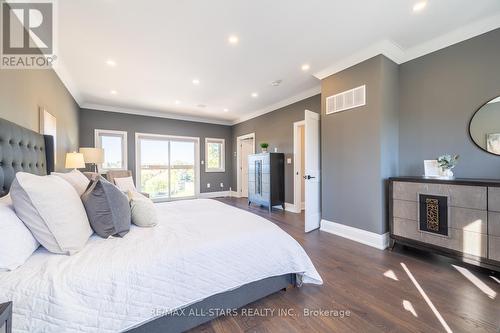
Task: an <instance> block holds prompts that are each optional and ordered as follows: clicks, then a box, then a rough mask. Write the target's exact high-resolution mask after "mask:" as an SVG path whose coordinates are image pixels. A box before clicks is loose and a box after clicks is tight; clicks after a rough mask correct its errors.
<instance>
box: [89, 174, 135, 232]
mask: <svg viewBox="0 0 500 333" xmlns="http://www.w3.org/2000/svg"><path fill="white" fill-rule="evenodd" d="M82 202H83V205H84V206H85V210H86V211H87V216H88V217H89V220H90V225H91V226H92V229H94V231H95V232H96V233H97V234H98V235H99V236H101V237H104V238H108V237H109V236H120V237H123V236H125V234H126V233H127V232H128V231H129V230H130V219H131V217H130V206H129V204H128V198H127V196H126V195H125V194H123V192H122V191H120V189H119V188H118V187H116V186H115V185H113V184H111V183H110V182H108V181H107V180H106V179H104V178H103V177H101V176H99V177H98V178H97V179H96V180H94V181H93V182H92V183H91V184H90V186H89V188H88V189H87V190H86V191H85V193H83V195H82Z"/></svg>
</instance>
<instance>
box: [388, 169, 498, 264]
mask: <svg viewBox="0 0 500 333" xmlns="http://www.w3.org/2000/svg"><path fill="white" fill-rule="evenodd" d="M389 226H390V238H391V242H392V244H393V245H394V244H395V243H401V244H403V245H407V246H411V247H415V248H420V249H424V250H427V251H431V252H436V253H439V254H443V255H447V256H450V257H454V258H456V259H460V260H462V261H464V262H467V263H470V264H475V265H479V266H482V267H486V268H489V269H494V270H497V271H498V270H500V180H483V179H453V180H443V179H435V178H425V177H393V178H390V179H389Z"/></svg>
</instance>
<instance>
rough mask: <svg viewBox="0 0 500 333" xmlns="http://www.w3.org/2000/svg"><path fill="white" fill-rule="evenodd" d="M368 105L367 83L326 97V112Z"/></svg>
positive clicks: (330, 112)
mask: <svg viewBox="0 0 500 333" xmlns="http://www.w3.org/2000/svg"><path fill="white" fill-rule="evenodd" d="M363 105H366V85H362V86H360V87H357V88H354V89H351V90H347V91H344V92H341V93H340V94H336V95H333V96H330V97H327V98H326V114H332V113H336V112H340V111H345V110H349V109H353V108H357V107H360V106H363Z"/></svg>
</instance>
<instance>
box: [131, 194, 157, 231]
mask: <svg viewBox="0 0 500 333" xmlns="http://www.w3.org/2000/svg"><path fill="white" fill-rule="evenodd" d="M127 196H128V198H129V200H130V210H131V213H132V223H133V224H135V225H137V226H139V227H154V226H155V225H157V224H158V216H157V215H156V207H155V205H154V203H153V201H151V199H149V198H146V197H145V196H144V195H142V194H140V193H139V192H132V191H128V192H127Z"/></svg>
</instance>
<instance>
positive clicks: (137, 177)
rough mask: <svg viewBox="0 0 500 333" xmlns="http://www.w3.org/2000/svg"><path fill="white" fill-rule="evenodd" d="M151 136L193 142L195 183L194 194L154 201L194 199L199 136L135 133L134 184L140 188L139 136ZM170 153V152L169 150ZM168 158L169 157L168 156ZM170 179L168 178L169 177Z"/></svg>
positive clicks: (195, 194)
mask: <svg viewBox="0 0 500 333" xmlns="http://www.w3.org/2000/svg"><path fill="white" fill-rule="evenodd" d="M141 137H145V138H152V139H160V140H165V141H170V140H175V139H180V140H182V139H184V140H186V141H193V142H194V143H195V144H194V174H195V178H196V179H195V183H194V192H195V193H194V196H189V197H183V198H170V197H169V198H159V199H153V201H154V202H164V201H175V200H186V199H195V198H198V197H199V196H200V184H201V180H200V138H199V137H194V136H179V135H168V134H154V133H140V132H136V133H135V142H134V145H135V186H136V188H137V189H138V190H139V191H140V190H141V183H140V180H141V176H140V172H139V170H140V168H141V145H140V143H139V138H141ZM169 155H170V152H169ZM169 159H170V158H169ZM169 181H170V178H169Z"/></svg>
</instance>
